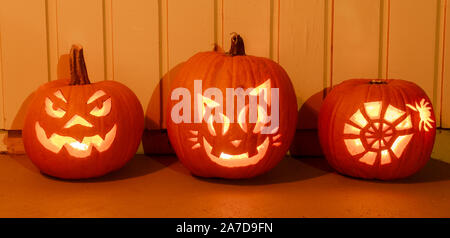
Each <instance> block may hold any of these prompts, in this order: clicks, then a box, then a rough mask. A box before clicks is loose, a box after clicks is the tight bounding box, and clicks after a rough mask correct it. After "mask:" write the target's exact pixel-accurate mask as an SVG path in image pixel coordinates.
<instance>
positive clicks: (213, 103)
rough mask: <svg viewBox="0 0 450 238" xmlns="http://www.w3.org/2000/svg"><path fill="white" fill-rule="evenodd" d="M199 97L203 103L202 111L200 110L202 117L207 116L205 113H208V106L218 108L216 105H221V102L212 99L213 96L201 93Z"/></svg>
mask: <svg viewBox="0 0 450 238" xmlns="http://www.w3.org/2000/svg"><path fill="white" fill-rule="evenodd" d="M197 97H198V101H199V102H201V104H202V111H201V112H198V113H201V118H205V113H206V107H208V108H216V107H220V104H219V103H218V102H216V101H214V100H212V99H211V98H208V97H205V96H203V95H201V94H197ZM205 105H206V107H205Z"/></svg>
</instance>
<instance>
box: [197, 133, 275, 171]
mask: <svg viewBox="0 0 450 238" xmlns="http://www.w3.org/2000/svg"><path fill="white" fill-rule="evenodd" d="M203 146H204V148H205V151H206V154H207V155H208V157H209V158H210V159H211V160H212V161H213V162H215V163H217V164H219V165H221V166H224V167H244V166H249V165H253V164H257V163H258V162H259V161H260V160H261V159H262V158H263V157H264V155H266V152H267V149H268V148H269V137H266V139H265V140H264V141H263V143H261V144H260V145H258V146H257V147H256V149H257V151H258V153H257V154H255V155H253V156H251V157H249V156H248V153H243V154H239V155H230V154H226V153H223V152H222V153H221V154H220V156H219V157H217V156H215V155H213V154H212V153H211V151H212V146H211V144H209V142H208V141H207V140H206V138H205V137H203Z"/></svg>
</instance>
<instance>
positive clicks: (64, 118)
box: [23, 45, 144, 179]
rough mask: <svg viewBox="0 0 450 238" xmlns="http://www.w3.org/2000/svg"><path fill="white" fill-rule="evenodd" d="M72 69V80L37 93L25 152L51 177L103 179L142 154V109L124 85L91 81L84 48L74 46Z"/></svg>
mask: <svg viewBox="0 0 450 238" xmlns="http://www.w3.org/2000/svg"><path fill="white" fill-rule="evenodd" d="M70 66H71V79H70V80H68V79H60V80H56V81H53V82H49V83H47V84H44V85H42V86H41V87H40V88H39V89H38V90H37V91H36V92H35V95H34V99H33V101H32V103H31V104H30V106H29V108H28V112H27V115H26V118H25V125H24V128H23V141H24V146H25V150H26V153H27V155H28V156H29V157H30V159H31V161H32V162H33V163H34V164H35V165H36V166H37V167H38V168H39V169H40V170H41V171H42V172H43V173H45V174H48V175H51V176H54V177H59V178H65V179H80V178H91V177H97V176H101V175H104V174H106V173H108V172H111V171H113V170H116V169H119V168H121V167H122V166H123V165H125V163H126V162H127V161H128V160H130V159H131V158H132V157H133V155H134V154H135V153H136V151H137V148H138V146H139V143H140V138H141V136H142V132H143V129H144V115H143V110H142V106H141V104H140V102H139V101H138V99H137V97H136V95H134V93H133V92H132V91H131V90H130V89H128V88H127V87H126V86H124V85H123V84H120V83H118V82H114V81H101V82H97V83H90V81H89V79H88V75H87V70H86V66H85V63H84V58H83V49H82V48H81V46H77V45H74V46H72V49H71V58H70Z"/></svg>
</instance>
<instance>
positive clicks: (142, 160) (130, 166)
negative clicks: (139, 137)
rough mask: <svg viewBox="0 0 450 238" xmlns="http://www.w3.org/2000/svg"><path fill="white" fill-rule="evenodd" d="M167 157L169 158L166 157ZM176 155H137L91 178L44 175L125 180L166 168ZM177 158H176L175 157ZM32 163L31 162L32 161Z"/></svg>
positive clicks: (84, 180) (108, 180) (104, 180)
mask: <svg viewBox="0 0 450 238" xmlns="http://www.w3.org/2000/svg"><path fill="white" fill-rule="evenodd" d="M166 157H167V158H166ZM173 157H174V156H152V157H150V156H146V155H135V156H134V157H133V159H131V160H130V161H129V162H128V163H127V164H126V165H125V166H124V167H122V168H121V169H119V170H116V171H113V172H111V173H109V174H106V175H104V176H101V177H98V178H91V179H79V180H66V179H59V178H56V177H52V176H49V175H46V174H42V173H41V174H42V175H43V176H45V177H47V178H50V179H54V180H58V181H63V182H69V183H97V182H110V181H117V180H124V179H129V178H136V177H140V176H144V175H147V174H151V173H154V172H156V171H158V170H160V169H164V168H166V167H167V166H168V165H169V164H168V163H169V162H171V161H174V158H173ZM175 160H176V158H175ZM158 161H167V162H166V164H163V163H161V162H158ZM30 163H31V162H30Z"/></svg>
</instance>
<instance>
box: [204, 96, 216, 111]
mask: <svg viewBox="0 0 450 238" xmlns="http://www.w3.org/2000/svg"><path fill="white" fill-rule="evenodd" d="M202 101H203V104H204V105H206V106H207V107H209V108H215V107H219V106H220V104H219V103H218V102H216V101H214V100H212V99H211V98H208V97H205V96H203V95H202Z"/></svg>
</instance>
